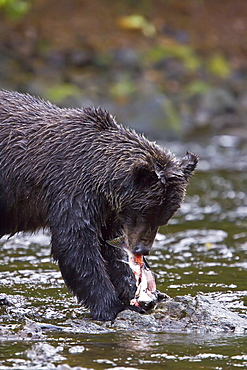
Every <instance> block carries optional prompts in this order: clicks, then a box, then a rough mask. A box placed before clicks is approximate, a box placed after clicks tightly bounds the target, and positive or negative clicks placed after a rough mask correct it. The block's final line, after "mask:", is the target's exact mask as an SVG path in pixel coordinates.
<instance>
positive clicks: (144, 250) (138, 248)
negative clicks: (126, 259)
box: [133, 244, 150, 256]
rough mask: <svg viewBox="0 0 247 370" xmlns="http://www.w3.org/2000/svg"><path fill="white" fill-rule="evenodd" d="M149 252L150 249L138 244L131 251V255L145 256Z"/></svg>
mask: <svg viewBox="0 0 247 370" xmlns="http://www.w3.org/2000/svg"><path fill="white" fill-rule="evenodd" d="M149 252H150V247H148V246H145V245H143V244H138V245H136V246H135V247H134V249H133V254H137V255H138V256H147V255H148V254H149Z"/></svg>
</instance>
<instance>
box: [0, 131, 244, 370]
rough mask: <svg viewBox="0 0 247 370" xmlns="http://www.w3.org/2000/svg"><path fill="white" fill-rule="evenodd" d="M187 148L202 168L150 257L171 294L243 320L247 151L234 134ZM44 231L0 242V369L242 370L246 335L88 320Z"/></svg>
mask: <svg viewBox="0 0 247 370" xmlns="http://www.w3.org/2000/svg"><path fill="white" fill-rule="evenodd" d="M170 147H171V149H172V150H173V151H174V152H175V153H176V154H178V155H180V154H181V153H182V152H184V151H186V150H187V149H191V150H194V151H195V152H197V153H198V154H199V155H200V165H199V169H198V171H197V173H196V175H195V176H194V177H193V179H192V181H191V185H190V186H189V188H188V193H187V196H186V200H185V203H184V204H183V206H182V208H181V209H180V210H179V212H178V213H177V214H176V216H175V217H174V218H173V219H172V220H171V222H170V225H169V226H167V227H164V228H162V229H161V230H160V234H159V235H158V240H157V241H156V243H155V245H154V248H153V251H152V254H151V256H150V257H149V258H148V261H149V263H150V265H151V268H152V269H153V271H155V272H156V273H157V274H158V288H159V289H160V290H161V291H164V292H166V293H167V294H169V295H170V296H171V297H175V296H178V295H179V296H181V295H191V296H195V295H196V294H198V292H203V293H205V294H206V296H208V297H210V298H212V299H214V300H215V301H216V302H218V303H220V304H221V305H222V306H223V307H226V308H228V309H230V310H231V311H234V312H238V313H239V314H241V315H243V316H245V315H247V312H246V311H247V282H246V280H247V279H246V276H247V218H246V216H247V197H246V191H247V174H246V172H247V148H246V145H244V144H243V143H242V144H241V142H238V141H235V139H234V138H230V137H221V138H218V139H215V141H214V143H213V144H212V145H208V146H207V147H204V148H202V147H200V146H195V144H193V145H192V144H187V145H185V146H184V147H183V146H181V145H179V146H177V145H176V144H175V143H174V144H171V145H170ZM49 242H50V239H49V235H48V234H46V233H45V234H43V233H38V234H37V235H32V236H30V235H21V234H20V235H17V236H14V237H12V238H10V239H7V237H4V238H2V239H1V248H0V260H1V265H0V293H1V294H0V298H3V297H4V296H6V295H7V297H8V299H9V300H10V301H11V303H12V305H11V306H8V307H6V306H0V369H28V368H29V369H58V370H66V369H70V368H73V367H80V368H83V369H112V368H115V369H118V370H120V369H126V370H131V369H138V370H142V369H153V370H155V369H202V368H203V369H232V368H235V367H247V333H246V334H245V332H243V331H241V332H238V331H235V332H229V331H228V332H222V331H220V332H218V333H214V332H212V333H210V332H208V333H207V332H205V331H204V330H203V328H202V330H201V332H200V331H197V332H194V331H183V332H166V330H164V331H162V332H160V331H156V330H155V329H152V328H150V327H147V328H146V329H143V327H142V328H140V330H138V329H136V327H135V328H134V327H133V330H131V328H129V329H128V330H126V329H125V328H124V327H122V328H121V326H116V325H115V326H112V325H110V324H109V323H105V324H103V323H98V322H93V321H91V320H90V319H89V316H88V313H87V311H85V310H84V309H83V308H81V307H80V306H79V305H77V304H76V302H75V300H74V298H73V297H71V295H70V294H69V293H68V292H67V289H66V288H65V286H64V282H63V280H62V278H61V274H60V272H59V270H58V268H57V266H56V265H55V264H54V263H53V262H52V260H51V258H50V247H49Z"/></svg>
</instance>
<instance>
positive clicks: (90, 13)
mask: <svg viewBox="0 0 247 370" xmlns="http://www.w3.org/2000/svg"><path fill="white" fill-rule="evenodd" d="M246 35H247V2H246V1H243V0H224V1H214V0H187V1H184V0H117V1H112V0H94V1H92V0H53V1H48V0H0V87H1V88H6V89H12V90H18V91H23V92H29V93H31V94H35V95H39V96H42V97H44V98H47V99H49V100H51V101H53V102H55V103H56V104H58V105H60V106H83V105H84V106H85V105H102V106H104V107H106V108H108V109H109V110H110V111H111V112H112V113H113V114H115V115H117V117H118V120H119V121H122V122H123V123H125V124H127V125H129V126H132V127H135V128H136V129H137V130H139V131H142V132H145V133H147V134H148V135H149V136H150V135H151V137H153V138H161V139H165V138H168V139H170V138H171V139H174V138H175V139H177V138H179V139H190V140H193V139H194V138H198V137H201V138H203V139H205V137H212V136H213V135H219V134H226V135H235V136H239V137H241V138H242V139H246V138H247V83H246V82H247V78H246V77H247V63H246V56H247V43H246Z"/></svg>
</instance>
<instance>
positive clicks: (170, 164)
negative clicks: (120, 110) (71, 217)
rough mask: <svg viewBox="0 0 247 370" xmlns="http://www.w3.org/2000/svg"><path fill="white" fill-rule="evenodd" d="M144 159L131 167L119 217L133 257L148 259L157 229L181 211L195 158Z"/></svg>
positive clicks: (188, 155) (168, 155) (188, 156)
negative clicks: (142, 256)
mask: <svg viewBox="0 0 247 370" xmlns="http://www.w3.org/2000/svg"><path fill="white" fill-rule="evenodd" d="M160 153H161V152H159V155H158V156H157V157H155V156H154V157H153V156H152V157H150V156H147V158H146V160H143V159H141V160H137V161H135V162H134V163H132V165H131V166H130V171H129V175H128V177H126V179H125V180H126V181H123V182H122V183H121V185H120V184H119V186H120V188H121V186H122V189H121V190H120V191H119V193H120V194H122V197H121V200H120V202H119V204H120V206H121V209H120V212H119V214H118V217H119V220H120V223H121V227H122V232H123V235H124V238H125V243H126V245H127V246H128V248H129V249H130V250H131V251H132V252H133V253H134V254H136V255H147V254H149V252H150V249H151V247H152V244H153V241H154V238H155V235H156V233H157V230H158V228H159V226H162V225H166V224H167V223H168V221H169V219H170V218H171V217H172V216H173V215H174V213H175V212H176V211H177V209H178V208H179V207H180V205H181V203H182V201H183V199H184V195H185V189H186V185H187V184H188V181H189V177H190V176H191V174H192V172H193V171H194V169H195V167H196V165H197V162H198V157H197V156H196V155H195V154H193V153H189V152H187V154H186V155H185V156H184V157H183V158H182V159H181V161H177V160H176V159H175V158H174V156H173V155H172V154H171V153H170V152H162V155H161V154H160Z"/></svg>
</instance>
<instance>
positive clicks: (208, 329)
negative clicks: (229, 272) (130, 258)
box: [114, 293, 247, 334]
mask: <svg viewBox="0 0 247 370" xmlns="http://www.w3.org/2000/svg"><path fill="white" fill-rule="evenodd" d="M114 325H115V327H116V328H117V329H120V328H121V329H125V330H131V329H135V330H154V331H166V332H181V331H183V332H184V331H185V332H198V333H218V332H234V333H237V334H240V333H245V332H246V331H247V318H245V317H241V316H240V315H239V314H237V313H236V312H232V311H230V310H229V309H227V308H225V307H223V306H222V305H221V304H219V303H218V302H217V301H216V300H214V299H213V298H211V297H210V296H209V295H204V294H202V293H201V294H198V295H197V296H196V297H191V296H189V295H188V296H181V297H179V296H178V297H175V298H173V299H172V298H169V299H167V300H166V301H164V302H162V303H161V304H160V305H159V306H158V307H157V308H156V310H155V311H154V312H153V313H152V314H150V315H138V314H137V313H134V312H129V311H125V312H123V313H122V314H121V315H119V317H118V318H117V320H116V322H115V324H114Z"/></svg>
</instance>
